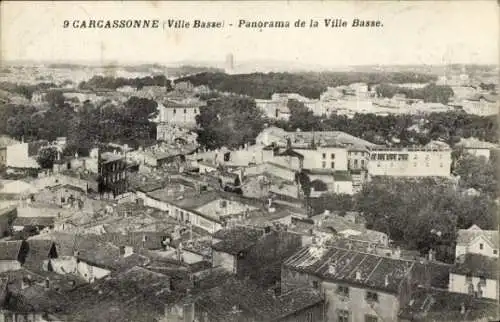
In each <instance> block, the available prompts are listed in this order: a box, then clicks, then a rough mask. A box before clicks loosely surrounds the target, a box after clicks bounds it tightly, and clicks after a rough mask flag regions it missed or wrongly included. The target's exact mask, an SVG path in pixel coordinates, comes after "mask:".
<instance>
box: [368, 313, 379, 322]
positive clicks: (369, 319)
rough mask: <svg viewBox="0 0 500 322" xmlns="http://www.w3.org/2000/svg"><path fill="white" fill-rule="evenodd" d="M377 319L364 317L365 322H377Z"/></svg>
mask: <svg viewBox="0 0 500 322" xmlns="http://www.w3.org/2000/svg"><path fill="white" fill-rule="evenodd" d="M377 321H378V318H377V317H376V316H375V315H369V314H367V315H365V322H377Z"/></svg>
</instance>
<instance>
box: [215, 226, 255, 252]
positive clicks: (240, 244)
mask: <svg viewBox="0 0 500 322" xmlns="http://www.w3.org/2000/svg"><path fill="white" fill-rule="evenodd" d="M263 235H264V231H263V230H262V229H253V228H249V227H234V228H230V229H222V230H219V231H217V232H216V233H215V234H214V235H213V237H214V238H215V239H220V240H221V241H219V242H217V243H216V244H214V245H212V248H213V249H214V250H217V251H220V252H224V253H228V254H233V255H237V254H238V253H239V252H241V251H243V250H246V249H248V248H249V247H251V246H253V245H255V244H256V243H257V241H258V240H259V239H260V238H261V237H262V236H263Z"/></svg>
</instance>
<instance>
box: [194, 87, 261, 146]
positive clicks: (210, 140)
mask: <svg viewBox="0 0 500 322" xmlns="http://www.w3.org/2000/svg"><path fill="white" fill-rule="evenodd" d="M196 123H197V124H198V126H199V129H198V131H197V132H198V143H200V145H202V146H204V147H206V148H208V149H217V148H220V147H223V146H225V147H227V148H239V147H241V146H243V145H244V144H246V143H250V142H252V141H253V140H255V137H256V136H257V135H258V134H259V133H260V132H261V131H262V129H263V128H264V122H263V119H262V112H261V111H260V110H259V109H258V108H257V106H256V105H255V101H254V100H253V99H249V98H244V97H237V96H228V97H221V98H219V99H216V100H211V101H209V102H208V104H207V106H206V107H202V108H200V114H199V115H197V117H196Z"/></svg>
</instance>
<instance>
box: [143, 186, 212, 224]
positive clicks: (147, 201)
mask: <svg viewBox="0 0 500 322" xmlns="http://www.w3.org/2000/svg"><path fill="white" fill-rule="evenodd" d="M137 198H140V199H142V200H143V201H144V205H145V206H148V207H151V208H155V209H159V210H162V211H165V212H166V213H167V215H169V216H170V217H173V218H175V219H178V220H180V219H181V213H182V214H183V216H182V217H183V218H182V219H183V220H189V221H190V222H191V224H193V226H196V227H199V228H201V229H203V230H206V231H208V232H209V233H214V232H216V231H217V230H219V229H221V228H222V226H221V225H220V224H219V223H217V222H214V221H211V220H208V219H206V218H204V217H202V216H200V215H198V214H195V213H193V212H191V211H188V210H185V209H182V208H179V207H176V206H174V205H172V204H169V203H167V202H165V201H160V200H156V199H153V198H151V197H149V196H148V195H146V194H145V193H143V192H140V191H138V192H137Z"/></svg>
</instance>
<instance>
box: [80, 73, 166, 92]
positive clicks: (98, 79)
mask: <svg viewBox="0 0 500 322" xmlns="http://www.w3.org/2000/svg"><path fill="white" fill-rule="evenodd" d="M123 86H131V87H134V88H136V89H138V90H140V89H142V88H143V87H144V86H163V87H166V89H167V90H172V84H171V81H170V80H169V79H167V78H166V77H165V76H164V75H156V76H153V77H151V76H146V77H136V78H125V77H112V76H100V75H98V76H93V77H92V78H91V79H89V80H88V81H82V82H81V83H80V84H79V85H78V87H79V88H80V89H86V90H95V89H110V90H116V89H117V88H120V87H123Z"/></svg>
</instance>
